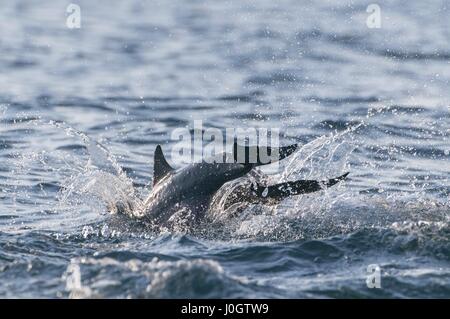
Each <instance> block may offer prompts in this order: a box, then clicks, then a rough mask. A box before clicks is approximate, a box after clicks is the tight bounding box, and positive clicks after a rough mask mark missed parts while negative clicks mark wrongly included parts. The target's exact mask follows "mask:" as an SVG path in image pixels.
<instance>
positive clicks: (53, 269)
mask: <svg viewBox="0 0 450 319" xmlns="http://www.w3.org/2000/svg"><path fill="white" fill-rule="evenodd" d="M73 2H74V3H76V4H78V5H79V6H80V8H81V28H80V29H70V28H68V27H67V25H66V19H67V17H68V14H67V13H66V9H67V6H68V5H69V3H70V2H69V1H50V0H39V1H38V0H34V1H33V0H14V1H13V0H11V1H3V2H2V5H1V8H0V88H1V89H0V297H6V298H17V297H19V298H25V297H26V298H28V297H38V298H43V297H45V298H98V297H100V298H102V297H105V298H186V297H191V298H245V297H247V298H380V297H383V298H384V297H387V298H416V297H424V298H431V297H438V298H449V297H450V226H449V221H450V218H449V217H450V201H449V194H450V161H449V160H450V90H449V81H450V19H449V15H450V9H449V4H448V2H447V1H437V0H436V1H426V2H424V1H377V4H378V5H379V8H380V9H381V11H380V14H381V25H380V28H369V27H368V25H367V23H366V22H367V21H366V20H367V18H368V17H369V15H370V14H371V13H368V12H366V9H367V6H368V3H367V1H356V0H355V1H325V0H321V1H293V0H283V1H269V0H263V1H242V0H240V1H234V0H233V1H223V2H222V1H167V0H164V1H163V0H161V1H153V0H152V1H137V0H130V1H118V0H117V1H106V0H104V1H103V0H101V1H95V2H94V1H87V0H77V1H73ZM194 120H202V121H203V125H204V127H215V128H219V129H221V130H225V129H226V128H230V127H231V128H233V127H256V128H260V127H265V128H280V139H281V142H282V144H283V145H287V144H290V143H299V144H300V146H301V148H300V150H299V151H298V152H296V153H295V154H294V155H293V156H291V157H290V158H289V159H286V160H284V161H283V163H282V165H281V168H280V172H279V173H278V174H277V175H275V176H274V177H273V178H274V180H295V179H298V178H329V177H334V176H337V175H340V174H342V173H343V172H345V171H349V172H350V176H349V177H350V178H349V180H348V181H346V182H344V183H341V184H340V185H338V186H335V187H333V188H330V189H328V190H326V191H322V192H319V193H315V194H310V195H304V196H297V197H295V198H290V199H288V200H285V201H283V202H282V203H280V204H279V205H276V206H270V207H266V206H261V205H252V206H250V207H248V208H247V209H246V210H245V211H244V212H242V213H241V214H239V215H238V216H234V217H233V218H222V219H219V221H217V222H214V223H205V224H204V225H200V226H199V227H195V228H192V227H188V226H187V225H186V224H185V223H183V220H182V219H180V220H178V221H177V222H176V223H174V224H172V225H171V226H170V227H159V228H155V227H152V228H149V227H146V226H145V225H142V224H141V223H138V222H137V221H136V220H133V219H132V218H129V217H125V216H122V215H120V214H115V213H114V209H112V208H113V207H114V203H115V202H116V201H117V200H121V199H127V200H138V199H139V198H144V197H145V196H146V195H147V194H148V193H149V191H150V189H151V185H152V182H151V181H152V165H153V163H152V162H153V159H152V158H153V152H154V149H155V147H156V145H157V144H162V145H163V149H164V150H165V151H167V152H168V154H169V155H170V149H171V147H172V146H173V145H174V143H176V142H177V141H174V140H173V139H171V134H172V132H173V131H174V130H175V129H177V128H183V127H184V128H186V127H187V128H192V127H193V122H194ZM168 160H169V162H173V161H174V160H175V159H171V157H170V156H168ZM219 210H220V207H219ZM219 215H220V212H219ZM371 265H376V267H378V269H379V270H380V272H379V275H380V276H379V283H380V288H369V287H368V285H367V283H366V280H367V279H368V278H369V279H370V278H373V277H370V276H371V275H374V274H373V273H371V272H370V271H368V268H369V269H371V267H374V266H371ZM375 274H376V273H375Z"/></svg>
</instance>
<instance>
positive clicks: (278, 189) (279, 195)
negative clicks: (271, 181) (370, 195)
mask: <svg viewBox="0 0 450 319" xmlns="http://www.w3.org/2000/svg"><path fill="white" fill-rule="evenodd" d="M348 174H349V173H348V172H347V173H345V174H344V175H341V176H339V177H335V178H332V179H329V180H326V181H315V180H298V181H294V182H285V183H280V184H276V185H271V186H261V185H257V186H256V187H255V188H254V189H253V191H254V192H255V194H256V196H257V197H259V198H267V199H283V198H286V197H289V196H292V195H301V194H308V193H313V192H317V191H320V190H323V189H326V188H328V187H331V186H333V185H336V184H337V183H339V182H341V181H343V180H345V179H346V178H347V175H348Z"/></svg>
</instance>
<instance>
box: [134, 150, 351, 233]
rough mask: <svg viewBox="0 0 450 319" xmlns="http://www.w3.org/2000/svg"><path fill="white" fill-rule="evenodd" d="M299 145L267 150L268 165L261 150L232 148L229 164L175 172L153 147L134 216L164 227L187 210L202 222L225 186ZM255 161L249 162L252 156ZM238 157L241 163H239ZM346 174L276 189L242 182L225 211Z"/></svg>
mask: <svg viewBox="0 0 450 319" xmlns="http://www.w3.org/2000/svg"><path fill="white" fill-rule="evenodd" d="M297 147H298V145H297V144H294V145H289V146H284V147H280V148H273V147H270V148H269V147H268V148H267V149H264V150H265V151H266V154H272V155H275V157H274V156H272V157H271V160H270V161H269V162H263V161H261V160H260V159H261V156H260V154H261V153H262V152H261V150H262V148H261V147H250V146H240V145H237V144H236V143H235V144H234V146H233V148H234V149H233V154H226V153H224V155H225V156H232V161H231V162H220V163H219V162H216V161H203V162H201V163H193V164H190V165H188V166H186V167H183V168H181V169H178V170H175V169H174V168H172V167H171V166H170V165H169V163H168V162H167V160H166V158H165V156H164V154H163V152H162V148H161V145H158V146H157V147H156V150H155V153H154V166H153V189H152V190H151V192H150V194H149V195H148V197H147V198H146V199H145V200H144V201H143V202H142V203H141V205H140V207H139V208H138V209H137V210H135V211H134V212H133V215H134V216H135V217H138V218H139V219H142V220H144V221H148V222H152V223H157V224H160V225H161V224H164V223H166V222H167V221H168V220H169V219H170V218H171V216H172V215H173V214H174V213H175V212H176V211H178V210H180V209H181V208H188V209H189V210H190V211H191V212H192V214H194V220H195V221H200V220H202V219H204V218H205V215H206V214H207V211H208V208H209V206H210V204H211V201H212V199H213V197H214V195H215V194H216V193H217V192H218V191H219V190H220V189H221V188H222V187H223V186H224V184H226V183H227V182H230V181H233V180H236V179H239V178H243V177H246V176H247V175H249V176H250V175H251V174H249V173H250V172H251V171H252V170H253V169H254V168H255V167H257V166H261V165H265V164H270V163H273V162H274V161H278V160H282V159H284V158H286V157H287V156H289V155H291V154H292V153H294V152H295V150H296V149H297ZM252 152H253V154H256V155H257V158H256V161H250V156H251V154H252ZM240 154H244V156H242V158H243V160H242V159H241V160H238V158H239V156H240ZM348 174H349V173H345V174H343V175H341V176H339V177H336V178H332V179H329V180H325V181H316V180H297V181H289V182H284V183H278V184H275V185H265V184H262V183H260V182H250V179H244V180H243V182H242V183H239V186H238V187H236V188H235V189H234V190H233V193H232V194H231V195H230V196H228V198H227V199H226V203H225V208H226V207H229V206H231V205H233V204H236V203H270V202H274V201H275V202H277V201H280V200H282V199H284V198H287V197H289V196H293V195H300V194H307V193H312V192H317V191H320V190H323V189H326V188H328V187H331V186H333V185H335V184H337V183H339V182H340V181H343V180H345V179H346V177H347V175H348Z"/></svg>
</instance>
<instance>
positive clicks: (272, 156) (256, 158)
mask: <svg viewBox="0 0 450 319" xmlns="http://www.w3.org/2000/svg"><path fill="white" fill-rule="evenodd" d="M297 148H298V144H292V145H288V146H282V147H268V146H242V145H238V144H237V143H234V147H233V157H234V161H235V162H236V163H242V164H247V165H253V166H259V165H266V164H270V163H274V162H277V161H281V160H282V159H284V158H286V157H288V156H289V155H291V154H292V153H294V152H295V151H296V150H297Z"/></svg>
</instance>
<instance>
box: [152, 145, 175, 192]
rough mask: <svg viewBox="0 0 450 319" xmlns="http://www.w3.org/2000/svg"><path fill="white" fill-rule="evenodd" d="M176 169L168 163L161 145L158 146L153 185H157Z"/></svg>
mask: <svg viewBox="0 0 450 319" xmlns="http://www.w3.org/2000/svg"><path fill="white" fill-rule="evenodd" d="M173 170H174V169H173V168H172V167H171V166H170V165H169V163H167V161H166V158H165V157H164V154H163V152H162V149H161V145H158V146H156V150H155V156H154V163H153V185H156V184H157V183H158V182H159V181H160V180H161V179H162V178H163V177H164V176H166V175H167V174H169V173H170V172H172V171H173Z"/></svg>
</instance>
